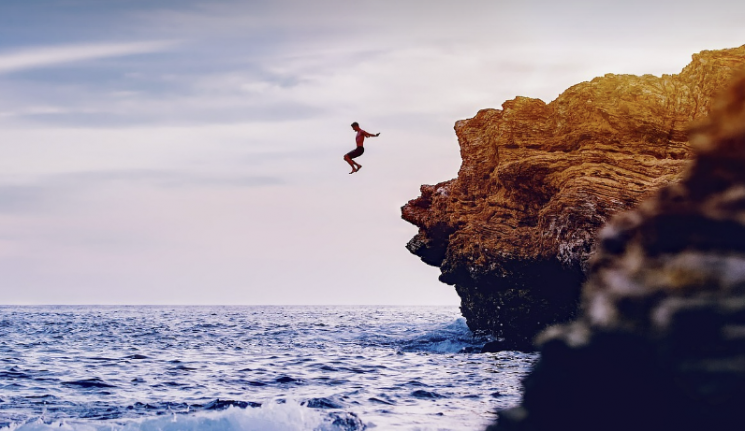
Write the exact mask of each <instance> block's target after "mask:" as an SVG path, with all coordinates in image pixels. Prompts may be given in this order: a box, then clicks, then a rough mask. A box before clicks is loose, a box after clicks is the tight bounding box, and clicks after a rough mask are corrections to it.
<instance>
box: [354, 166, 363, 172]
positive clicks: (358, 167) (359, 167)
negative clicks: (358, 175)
mask: <svg viewBox="0 0 745 431" xmlns="http://www.w3.org/2000/svg"><path fill="white" fill-rule="evenodd" d="M360 169H362V165H357V169H355V170H354V171H355V172H357V171H359V170H360Z"/></svg>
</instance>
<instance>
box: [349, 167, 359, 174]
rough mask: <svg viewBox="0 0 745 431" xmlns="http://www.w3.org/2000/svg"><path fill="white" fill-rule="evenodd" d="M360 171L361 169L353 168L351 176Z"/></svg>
mask: <svg viewBox="0 0 745 431" xmlns="http://www.w3.org/2000/svg"><path fill="white" fill-rule="evenodd" d="M359 170H360V169H359V168H357V167H354V166H352V172H350V174H353V173H355V172H357V171H359Z"/></svg>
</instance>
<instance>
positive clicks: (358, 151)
mask: <svg viewBox="0 0 745 431" xmlns="http://www.w3.org/2000/svg"><path fill="white" fill-rule="evenodd" d="M352 129H353V130H354V131H355V132H357V137H356V138H355V140H356V141H357V148H355V149H354V150H352V151H350V152H348V153H347V154H345V155H344V160H346V162H347V163H349V166H351V167H352V172H350V174H353V173H355V172H357V171H359V170H360V169H362V165H361V164H359V163H357V162H355V161H354V160H352V159H356V158H357V157H359V156H361V155H362V153H364V152H365V148H363V147H362V143H363V142H365V138H374V137H376V136H380V133H377V134H375V135H373V134H372V133H367V132H365V131H364V130H362V129H360V125H359V124H358V123H357V122H356V121H355V122H354V123H352Z"/></svg>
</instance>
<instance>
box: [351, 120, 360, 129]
mask: <svg viewBox="0 0 745 431" xmlns="http://www.w3.org/2000/svg"><path fill="white" fill-rule="evenodd" d="M352 128H353V129H354V130H359V129H360V124H359V123H358V122H356V121H355V122H354V123H352Z"/></svg>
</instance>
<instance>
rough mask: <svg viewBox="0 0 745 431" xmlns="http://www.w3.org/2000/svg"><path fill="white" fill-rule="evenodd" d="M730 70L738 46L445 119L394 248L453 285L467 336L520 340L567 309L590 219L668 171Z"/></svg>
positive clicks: (744, 59) (741, 58) (591, 242)
mask: <svg viewBox="0 0 745 431" xmlns="http://www.w3.org/2000/svg"><path fill="white" fill-rule="evenodd" d="M744 64H745V46H743V47H740V48H734V49H727V50H720V51H703V52H701V53H699V54H695V55H694V56H693V61H692V62H691V63H690V64H689V65H688V66H686V67H685V68H684V69H683V71H682V72H681V73H680V74H677V75H663V76H662V77H655V76H651V75H644V76H632V75H606V76H604V77H600V78H596V79H593V80H592V81H590V82H583V83H581V84H578V85H575V86H573V87H571V88H569V89H568V90H566V91H565V92H564V93H562V94H561V95H560V96H559V97H558V98H557V99H556V100H554V101H553V102H551V103H549V104H545V103H544V102H542V101H541V100H537V99H530V98H526V97H518V98H516V99H514V100H510V101H507V102H505V103H504V104H503V105H502V109H501V110H497V109H485V110H482V111H480V112H479V113H478V114H477V115H476V116H475V117H474V118H471V119H468V120H462V121H458V122H457V123H456V125H455V132H456V134H457V136H458V141H459V143H460V147H461V157H462V159H463V163H462V165H461V168H460V171H459V173H458V177H457V178H455V179H453V180H450V181H446V182H443V183H439V184H436V185H433V186H432V185H424V186H422V188H421V196H420V197H419V198H417V199H414V200H412V201H410V202H409V203H407V204H406V205H405V206H404V207H403V208H402V216H403V218H404V219H405V220H407V221H409V222H411V223H413V224H414V225H416V226H418V227H419V233H418V234H417V235H416V236H415V237H414V238H413V239H412V240H411V241H410V242H409V244H407V248H408V249H409V250H410V251H411V252H412V253H414V254H416V255H418V256H420V257H421V259H422V260H423V261H424V262H426V263H428V264H430V265H435V266H439V267H440V268H441V271H442V274H441V276H440V280H441V281H443V282H445V283H448V284H453V285H455V288H456V290H457V292H458V294H459V295H460V297H461V310H462V313H463V315H464V316H465V317H466V319H467V322H468V325H469V327H470V328H471V329H472V330H476V331H489V332H492V333H494V334H496V335H498V336H500V337H502V338H504V344H503V346H504V348H512V349H527V348H530V346H531V345H532V338H533V336H534V335H535V334H537V333H538V332H539V331H540V330H541V329H543V328H545V327H546V326H548V325H550V324H553V323H557V322H561V321H566V320H568V319H570V318H571V317H572V316H573V313H574V312H575V311H576V307H577V303H578V300H579V292H580V286H581V285H582V283H583V281H584V280H585V274H586V270H587V261H588V259H589V258H590V256H592V254H593V253H594V250H595V238H596V234H597V231H598V230H599V229H600V227H601V226H603V225H604V224H605V223H606V221H607V220H608V219H609V218H610V217H611V216H612V215H614V214H616V213H618V212H620V211H623V210H627V209H630V208H633V207H635V206H636V205H637V204H638V203H639V202H640V201H641V200H642V199H644V198H645V197H647V196H649V195H650V194H651V193H653V192H654V191H656V190H658V189H659V188H660V187H662V186H665V185H667V184H670V183H672V182H674V181H677V180H679V179H680V174H681V172H682V171H683V169H684V167H685V166H686V164H687V163H688V160H689V158H690V156H691V150H690V146H689V144H688V135H687V132H688V125H689V124H690V122H691V121H692V120H696V119H699V118H703V117H705V116H706V115H707V114H708V112H709V108H710V105H711V100H712V97H713V96H714V95H715V94H716V93H717V92H718V91H720V90H721V89H722V88H723V87H724V85H725V83H726V82H728V81H729V80H730V79H731V77H732V76H733V73H734V71H735V70H737V69H739V68H740V67H741V66H742V65H744Z"/></svg>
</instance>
